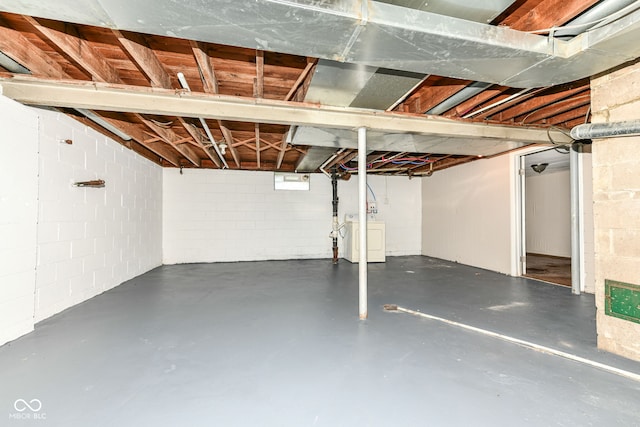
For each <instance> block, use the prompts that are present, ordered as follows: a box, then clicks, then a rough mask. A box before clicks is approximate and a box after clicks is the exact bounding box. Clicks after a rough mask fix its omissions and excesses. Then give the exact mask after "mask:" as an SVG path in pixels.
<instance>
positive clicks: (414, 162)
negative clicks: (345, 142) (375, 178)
mask: <svg viewBox="0 0 640 427" xmlns="http://www.w3.org/2000/svg"><path fill="white" fill-rule="evenodd" d="M433 162H435V160H430V159H429V158H428V157H396V158H386V157H384V156H382V157H381V158H380V159H378V160H374V161H373V162H369V163H367V169H371V168H372V167H373V165H374V164H380V163H382V164H386V163H391V164H393V165H400V166H406V165H411V166H423V165H427V164H429V163H433ZM340 168H341V169H343V170H346V171H356V170H358V168H352V167H349V166H347V165H345V164H344V163H340Z"/></svg>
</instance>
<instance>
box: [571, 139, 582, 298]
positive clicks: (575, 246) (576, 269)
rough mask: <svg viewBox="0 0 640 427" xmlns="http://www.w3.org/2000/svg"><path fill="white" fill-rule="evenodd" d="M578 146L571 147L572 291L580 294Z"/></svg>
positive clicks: (580, 237)
mask: <svg viewBox="0 0 640 427" xmlns="http://www.w3.org/2000/svg"><path fill="white" fill-rule="evenodd" d="M577 148H578V147H575V146H574V147H571V151H570V153H571V154H570V158H569V161H570V162H569V170H570V174H571V292H572V293H573V294H575V295H580V242H581V240H582V236H580V162H579V157H578V155H579V152H578V150H577Z"/></svg>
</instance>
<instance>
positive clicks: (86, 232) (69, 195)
mask: <svg viewBox="0 0 640 427" xmlns="http://www.w3.org/2000/svg"><path fill="white" fill-rule="evenodd" d="M38 114H39V116H40V162H39V173H40V190H39V209H38V257H37V281H36V299H35V320H36V322H37V321H39V320H42V319H45V318H47V317H49V316H51V315H52V314H55V313H57V312H60V311H62V310H64V309H66V308H68V307H71V306H73V305H75V304H77V303H79V302H82V301H84V300H86V299H88V298H91V297H93V296H95V295H97V294H100V293H102V292H104V291H106V290H108V289H111V288H113V287H114V286H117V285H119V284H120V283H122V282H124V281H126V280H128V279H130V278H132V277H135V276H137V275H139V274H142V273H144V272H146V271H148V270H150V269H152V268H154V267H157V266H159V265H160V264H161V263H162V237H161V236H162V169H161V168H160V166H158V165H155V164H153V163H151V162H150V161H148V160H146V159H145V158H143V157H141V156H139V155H137V154H135V153H134V152H133V151H131V150H129V149H127V148H126V147H123V146H122V145H120V144H118V143H116V142H115V141H113V140H111V139H110V138H107V137H105V136H104V135H102V134H100V133H98V132H96V131H94V130H93V129H91V128H88V127H86V126H83V125H81V124H80V123H78V122H76V121H74V120H73V119H71V118H69V117H67V116H65V115H64V114H60V113H56V112H51V111H48V110H38ZM65 139H70V140H72V141H73V144H72V145H68V144H65V143H61V142H60V141H61V140H65ZM93 179H104V180H105V181H106V186H105V187H104V188H79V187H74V186H73V185H72V184H73V183H74V182H76V181H88V180H93Z"/></svg>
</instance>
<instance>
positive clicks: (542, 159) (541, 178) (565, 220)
mask: <svg viewBox="0 0 640 427" xmlns="http://www.w3.org/2000/svg"><path fill="white" fill-rule="evenodd" d="M520 179H521V187H522V205H523V206H522V228H523V233H522V234H523V236H522V240H523V242H522V243H523V245H522V258H521V259H523V261H522V275H523V276H525V277H530V278H534V279H537V280H542V281H545V282H549V283H554V284H557V285H562V286H568V287H571V286H572V268H571V255H572V247H571V246H572V239H571V227H572V222H571V215H572V213H571V175H570V155H569V150H565V149H557V148H551V149H546V150H542V151H538V152H534V153H530V154H526V155H523V156H522V157H521V172H520Z"/></svg>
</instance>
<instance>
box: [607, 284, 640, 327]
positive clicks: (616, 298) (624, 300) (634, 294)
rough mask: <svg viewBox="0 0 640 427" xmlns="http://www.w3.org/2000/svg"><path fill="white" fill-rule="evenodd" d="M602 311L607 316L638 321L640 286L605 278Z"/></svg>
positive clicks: (639, 320) (639, 314) (639, 313)
mask: <svg viewBox="0 0 640 427" xmlns="http://www.w3.org/2000/svg"><path fill="white" fill-rule="evenodd" d="M604 312H605V313H606V314H607V315H608V316H613V317H618V318H620V319H625V320H629V321H631V322H636V323H640V286H638V285H632V284H629V283H623V282H616V281H614V280H608V279H605V281H604Z"/></svg>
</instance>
